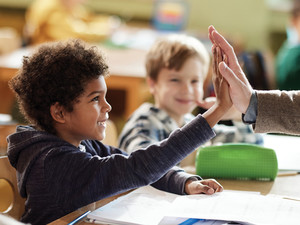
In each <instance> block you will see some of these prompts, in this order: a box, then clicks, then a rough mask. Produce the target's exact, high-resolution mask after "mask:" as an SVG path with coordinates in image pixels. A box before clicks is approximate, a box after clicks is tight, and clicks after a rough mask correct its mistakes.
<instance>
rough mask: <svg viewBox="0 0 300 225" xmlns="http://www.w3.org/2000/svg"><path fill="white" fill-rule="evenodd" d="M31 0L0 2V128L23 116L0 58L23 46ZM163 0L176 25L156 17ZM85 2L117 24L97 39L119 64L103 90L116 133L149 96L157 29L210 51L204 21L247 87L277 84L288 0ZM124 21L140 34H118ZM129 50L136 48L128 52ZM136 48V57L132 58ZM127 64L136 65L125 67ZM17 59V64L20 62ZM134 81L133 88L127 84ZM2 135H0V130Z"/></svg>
mask: <svg viewBox="0 0 300 225" xmlns="http://www.w3.org/2000/svg"><path fill="white" fill-rule="evenodd" d="M48 1H51V0H48ZM31 3H32V0H0V78H1V80H0V98H1V100H0V115H2V116H1V117H0V129H2V128H1V127H3V126H2V125H1V123H2V124H9V123H12V121H13V123H14V122H17V123H21V122H22V118H18V114H17V113H15V111H16V108H17V107H16V103H15V102H14V101H13V99H14V97H13V95H12V93H9V92H10V91H9V89H8V86H7V81H8V79H9V77H10V76H12V71H14V72H15V71H16V69H17V68H13V69H14V70H12V69H11V68H10V67H9V66H7V65H4V64H5V62H6V61H5V60H3V58H5V57H6V55H7V54H10V55H11V56H10V57H11V58H13V59H14V60H16V59H17V57H15V56H14V55H12V53H14V52H15V51H19V50H20V49H24V48H25V49H26V48H28V46H27V45H28V42H27V39H26V38H27V37H25V35H24V34H25V32H24V28H25V13H26V11H27V9H28V7H29V5H30V4H31ZM167 3H168V4H169V6H170V4H173V6H172V10H173V17H174V18H175V20H176V19H178V18H179V17H180V18H179V19H180V20H181V21H176V23H177V24H175V25H176V26H177V27H176V26H175V25H174V24H173V25H174V26H173V27H172V26H171V27H170V24H163V22H164V21H159V19H162V18H159V17H160V15H158V14H159V10H162V8H159V7H161V6H162V5H160V4H167ZM84 4H85V6H86V8H87V9H89V10H91V11H92V12H94V13H96V14H102V15H113V16H117V17H118V18H119V19H120V21H121V23H122V25H121V26H120V29H119V30H118V29H116V30H115V32H114V33H112V35H111V36H109V37H107V38H106V39H105V40H103V43H102V44H104V45H105V46H106V47H107V48H109V45H110V48H112V49H113V48H118V51H119V52H116V51H114V50H108V51H111V52H110V54H111V58H110V60H109V63H110V62H112V63H115V64H119V67H120V68H119V69H117V68H116V69H114V68H113V66H112V70H113V71H112V73H113V74H112V75H116V76H111V78H108V87H109V88H111V89H112V90H111V91H109V92H108V93H109V94H108V97H107V98H108V101H109V102H110V103H111V104H112V107H113V111H112V113H111V118H112V120H113V121H114V122H116V124H117V129H118V131H120V130H121V129H122V123H123V122H124V121H125V120H126V119H127V118H128V116H129V115H130V113H131V112H133V110H134V109H135V108H137V107H138V105H139V104H140V103H142V102H143V101H145V100H147V99H148V100H149V99H150V96H149V94H145V93H146V92H147V88H146V86H145V84H144V83H143V75H145V74H143V73H144V69H143V67H144V65H143V57H144V52H145V51H146V50H147V48H148V47H149V46H150V44H151V41H153V39H155V38H156V37H158V36H159V34H162V33H166V32H186V33H189V34H193V35H195V36H197V37H199V38H200V39H202V41H203V42H205V43H206V44H207V47H208V49H209V45H210V43H209V41H208V39H207V28H208V26H209V25H214V26H215V27H216V28H217V29H218V30H219V31H220V32H221V33H222V34H223V35H224V36H225V37H226V38H227V39H228V40H229V41H230V42H231V43H232V45H234V47H235V50H236V52H237V54H238V55H239V57H240V60H241V62H242V65H243V66H244V70H245V72H246V73H247V76H248V77H249V80H250V82H251V83H252V85H253V86H254V87H255V88H256V89H274V88H277V87H276V82H275V78H274V59H275V56H276V54H277V52H278V50H279V48H280V46H281V45H282V43H283V42H284V40H285V39H286V38H287V35H286V29H287V27H288V25H289V16H290V14H289V11H290V8H291V1H290V0H245V1H240V0H227V1H219V0H87V1H86V2H85V3H84ZM176 4H177V6H175V5H176ZM165 10H166V9H165ZM172 10H171V11H172ZM171 14H172V12H171ZM176 16H177V18H176ZM178 16H179V17H178ZM124 25H125V26H126V27H127V28H128V27H134V28H135V29H138V30H140V31H143V32H142V34H141V32H140V33H138V34H139V35H137V33H134V35H133V36H130V35H128V33H124V32H123V31H124V29H123V28H124ZM168 25H169V26H168ZM122 29H123V30H122ZM135 31H136V30H135ZM126 35H127V36H126ZM138 38H139V39H138ZM122 48H124V49H126V48H127V51H128V52H125V50H124V52H123V53H121V54H119V53H120V51H121V50H120V49H122ZM128 48H132V49H135V50H134V51H131V52H129V50H128ZM137 49H138V50H137ZM137 52H138V54H137V56H133V55H134V54H136V53H137ZM124 56H125V58H127V59H126V60H130V58H132V57H133V58H134V57H136V59H137V60H135V59H132V61H126V60H125V61H126V62H123V64H122V61H123V60H124ZM18 57H19V56H18ZM1 58H2V59H1ZM132 62H133V63H135V64H137V63H139V64H138V65H134V66H132V67H131V68H129V67H130V66H129V64H131V63H132ZM17 63H18V65H19V66H20V63H21V62H17ZM127 66H129V67H128V73H127V74H125V75H124V74H119V73H123V72H124V71H126V69H127ZM133 67H134V68H133ZM119 71H121V72H119ZM131 72H132V75H133V77H134V79H131V80H130V81H129V80H124V81H123V80H122V79H123V78H124V76H125V77H126V76H127V75H128V74H129V76H130V73H131ZM135 73H136V74H138V75H136V74H135ZM131 78H132V77H131ZM110 81H111V84H110V83H109V82H110ZM127 83H129V84H127ZM133 84H134V85H135V86H132V85H133ZM122 85H124V87H123V86H122ZM126 85H127V86H126ZM125 86H126V87H125ZM208 86H209V85H208ZM137 88H138V89H137ZM132 89H135V90H132ZM208 92H209V91H208ZM126 95H127V97H126ZM126 101H127V102H126ZM133 101H135V102H133ZM7 107H9V108H7ZM1 118H2V119H1ZM1 121H2V122H1ZM120 121H121V122H120ZM8 132H11V130H9V131H8ZM1 136H2V137H3V138H4V135H3V134H2V135H1ZM3 138H2V139H3ZM2 142H3V140H2ZM4 142H5V139H4ZM0 148H1V146H0Z"/></svg>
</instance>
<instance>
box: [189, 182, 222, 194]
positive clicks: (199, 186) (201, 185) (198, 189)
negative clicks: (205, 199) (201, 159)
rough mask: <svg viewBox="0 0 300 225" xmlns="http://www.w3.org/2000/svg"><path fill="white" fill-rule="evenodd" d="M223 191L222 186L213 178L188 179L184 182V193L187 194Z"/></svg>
mask: <svg viewBox="0 0 300 225" xmlns="http://www.w3.org/2000/svg"><path fill="white" fill-rule="evenodd" d="M221 191H223V187H222V185H221V184H219V183H218V182H217V181H216V180H215V179H206V180H197V181H195V180H188V181H187V182H186V183H185V193H187V194H188V195H196V194H207V195H212V194H214V193H216V192H221Z"/></svg>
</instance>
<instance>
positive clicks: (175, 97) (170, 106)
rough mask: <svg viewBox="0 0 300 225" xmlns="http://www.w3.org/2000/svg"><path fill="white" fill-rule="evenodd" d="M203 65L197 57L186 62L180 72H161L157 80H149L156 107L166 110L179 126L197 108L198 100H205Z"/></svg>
mask: <svg viewBox="0 0 300 225" xmlns="http://www.w3.org/2000/svg"><path fill="white" fill-rule="evenodd" d="M204 77H205V76H204V74H203V65H202V63H201V61H200V60H199V59H198V58H197V57H191V58H189V59H187V60H186V61H185V63H184V64H183V66H182V67H181V69H180V70H178V71H176V70H174V69H172V70H169V69H166V68H163V69H161V70H160V72H159V74H158V77H157V80H156V81H153V80H149V85H150V90H151V93H152V94H153V96H154V100H155V106H156V107H158V108H160V109H163V110H165V111H166V112H167V113H168V114H169V115H170V116H171V117H172V118H173V119H174V120H175V121H176V122H177V123H178V125H182V124H183V117H184V115H185V114H187V113H191V112H192V110H193V109H194V108H195V107H196V100H200V99H202V98H203V82H204V81H203V80H204Z"/></svg>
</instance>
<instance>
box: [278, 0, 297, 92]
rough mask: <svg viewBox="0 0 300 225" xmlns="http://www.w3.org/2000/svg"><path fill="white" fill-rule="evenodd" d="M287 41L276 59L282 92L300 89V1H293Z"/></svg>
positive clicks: (279, 87) (279, 86)
mask: <svg viewBox="0 0 300 225" xmlns="http://www.w3.org/2000/svg"><path fill="white" fill-rule="evenodd" d="M290 14H291V15H290V27H289V28H288V29H287V39H286V40H285V42H284V43H283V44H282V46H281V47H280V49H279V51H278V54H277V57H276V68H275V69H276V83H277V88H278V89H280V90H299V89H300V0H293V4H292V9H291V12H290Z"/></svg>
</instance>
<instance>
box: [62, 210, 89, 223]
mask: <svg viewBox="0 0 300 225" xmlns="http://www.w3.org/2000/svg"><path fill="white" fill-rule="evenodd" d="M90 212H91V211H90V210H89V211H86V212H85V213H83V214H82V215H81V216H79V217H77V218H76V219H75V220H73V221H72V222H70V223H68V225H73V224H75V223H77V222H78V221H79V220H81V219H82V218H83V217H85V216H86V215H88V214H89V213H90Z"/></svg>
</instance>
